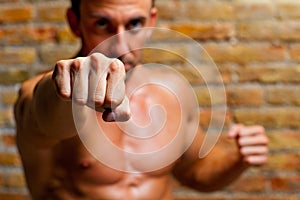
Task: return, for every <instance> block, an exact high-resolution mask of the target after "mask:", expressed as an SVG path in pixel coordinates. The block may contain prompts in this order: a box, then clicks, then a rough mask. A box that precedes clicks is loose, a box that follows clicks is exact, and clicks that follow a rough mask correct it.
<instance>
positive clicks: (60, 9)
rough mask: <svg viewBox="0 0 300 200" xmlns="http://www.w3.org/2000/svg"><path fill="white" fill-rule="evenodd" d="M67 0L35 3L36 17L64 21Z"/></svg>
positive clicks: (41, 19) (67, 5)
mask: <svg viewBox="0 0 300 200" xmlns="http://www.w3.org/2000/svg"><path fill="white" fill-rule="evenodd" d="M69 6H70V3H69V2H68V1H61V2H60V1H56V2H55V1H53V2H45V3H41V4H38V5H37V19H38V20H40V21H65V20H66V10H67V8H68V7H69Z"/></svg>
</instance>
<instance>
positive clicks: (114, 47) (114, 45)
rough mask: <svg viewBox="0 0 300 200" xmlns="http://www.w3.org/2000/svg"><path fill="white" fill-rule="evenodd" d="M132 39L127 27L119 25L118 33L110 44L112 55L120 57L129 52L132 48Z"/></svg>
mask: <svg viewBox="0 0 300 200" xmlns="http://www.w3.org/2000/svg"><path fill="white" fill-rule="evenodd" d="M129 44H130V40H129V37H128V34H127V32H126V31H125V27H123V26H119V27H118V29H117V31H116V35H114V36H113V37H112V41H111V44H110V54H111V57H114V58H118V57H121V56H123V55H124V54H127V53H128V52H129V50H130V45H129Z"/></svg>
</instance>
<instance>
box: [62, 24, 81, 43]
mask: <svg viewBox="0 0 300 200" xmlns="http://www.w3.org/2000/svg"><path fill="white" fill-rule="evenodd" d="M57 40H58V42H60V43H75V42H77V41H79V39H78V38H77V37H76V36H75V35H74V34H73V32H72V31H71V30H70V28H69V26H63V27H61V28H60V29H59V30H58V33H57Z"/></svg>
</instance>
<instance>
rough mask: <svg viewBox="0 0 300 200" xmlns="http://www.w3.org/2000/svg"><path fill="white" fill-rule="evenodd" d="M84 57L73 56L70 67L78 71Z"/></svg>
mask: <svg viewBox="0 0 300 200" xmlns="http://www.w3.org/2000/svg"><path fill="white" fill-rule="evenodd" d="M83 61H84V59H83V58H80V57H79V58H75V59H74V60H73V62H72V65H71V67H72V69H73V70H75V71H79V70H81V69H82V63H83Z"/></svg>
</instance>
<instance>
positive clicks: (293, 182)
mask: <svg viewBox="0 0 300 200" xmlns="http://www.w3.org/2000/svg"><path fill="white" fill-rule="evenodd" d="M271 183H272V190H273V191H286V192H288V191H293V192H294V193H296V192H300V176H284V177H283V176H282V177H278V176H277V177H274V178H272V180H271Z"/></svg>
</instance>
